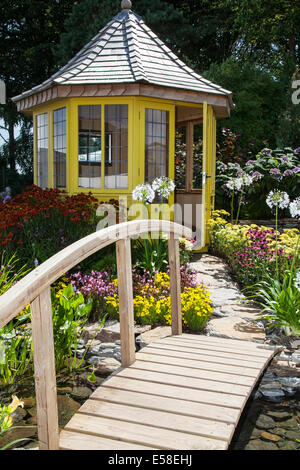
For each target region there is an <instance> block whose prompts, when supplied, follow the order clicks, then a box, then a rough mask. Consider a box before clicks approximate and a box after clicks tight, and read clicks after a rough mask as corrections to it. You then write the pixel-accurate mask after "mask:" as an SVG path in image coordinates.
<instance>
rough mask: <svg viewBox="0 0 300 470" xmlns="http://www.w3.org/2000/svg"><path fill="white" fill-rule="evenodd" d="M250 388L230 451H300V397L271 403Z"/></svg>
mask: <svg viewBox="0 0 300 470" xmlns="http://www.w3.org/2000/svg"><path fill="white" fill-rule="evenodd" d="M256 392H257V388H256V389H255V390H254V391H253V393H252V395H251V397H250V399H249V400H248V403H247V405H246V407H245V408H244V411H243V413H242V416H241V419H240V421H239V425H238V427H237V428H236V431H235V434H234V436H233V439H232V441H231V444H230V447H229V450H300V442H298V441H297V439H298V440H299V441H300V399H299V398H300V397H299V396H298V397H297V396H294V397H291V398H285V399H284V400H283V401H280V402H277V403H276V402H273V401H270V400H267V399H264V398H255V396H256Z"/></svg>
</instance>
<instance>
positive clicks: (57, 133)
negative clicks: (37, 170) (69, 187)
mask: <svg viewBox="0 0 300 470" xmlns="http://www.w3.org/2000/svg"><path fill="white" fill-rule="evenodd" d="M66 120H67V119H66V108H61V109H56V110H55V111H54V112H53V151H54V154H53V164H54V165H53V166H54V171H53V176H54V187H55V188H65V187H66V156H67V131H66Z"/></svg>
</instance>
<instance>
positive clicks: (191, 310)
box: [106, 270, 212, 331]
mask: <svg viewBox="0 0 300 470" xmlns="http://www.w3.org/2000/svg"><path fill="white" fill-rule="evenodd" d="M182 272H183V275H181V280H182V288H183V292H182V294H181V301H182V302H181V303H182V320H183V324H184V325H185V326H187V327H189V328H190V329H191V330H193V331H199V330H201V329H202V328H203V326H204V325H205V323H206V321H207V320H208V318H209V317H210V315H211V313H212V306H211V301H210V296H209V292H208V290H207V289H206V288H205V287H204V286H202V285H200V286H197V287H196V280H195V276H194V274H193V273H186V272H184V271H183V270H182ZM189 276H191V277H189ZM134 292H137V293H136V295H134V298H133V307H134V317H135V321H136V323H141V324H151V325H156V324H167V325H170V324H171V300H170V278H169V275H168V274H167V273H156V274H155V276H154V279H153V281H152V283H151V282H149V283H148V284H145V285H144V286H143V287H141V288H140V289H139V290H137V289H134ZM106 303H107V307H108V309H109V312H110V314H111V315H112V316H113V317H115V318H117V317H118V311H119V299H118V294H117V293H116V294H114V295H113V296H109V297H107V300H106Z"/></svg>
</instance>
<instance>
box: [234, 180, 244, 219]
mask: <svg viewBox="0 0 300 470" xmlns="http://www.w3.org/2000/svg"><path fill="white" fill-rule="evenodd" d="M243 193H244V191H243V188H242V190H241V197H240V202H239V207H238V211H237V216H236V220H235V223H236V224H237V223H238V220H239V215H240V209H241V204H242V198H243Z"/></svg>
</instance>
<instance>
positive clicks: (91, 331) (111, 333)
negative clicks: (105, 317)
mask: <svg viewBox="0 0 300 470" xmlns="http://www.w3.org/2000/svg"><path fill="white" fill-rule="evenodd" d="M150 329H151V325H135V326H134V332H135V334H136V335H139V334H141V333H144V332H145V331H148V330H150ZM84 337H85V338H87V339H92V338H94V339H97V340H99V341H101V342H102V343H114V342H115V341H118V340H120V323H119V322H118V321H116V320H113V321H108V322H106V323H105V324H104V327H103V328H101V329H99V324H98V323H95V324H92V325H89V326H87V327H85V328H84Z"/></svg>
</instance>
